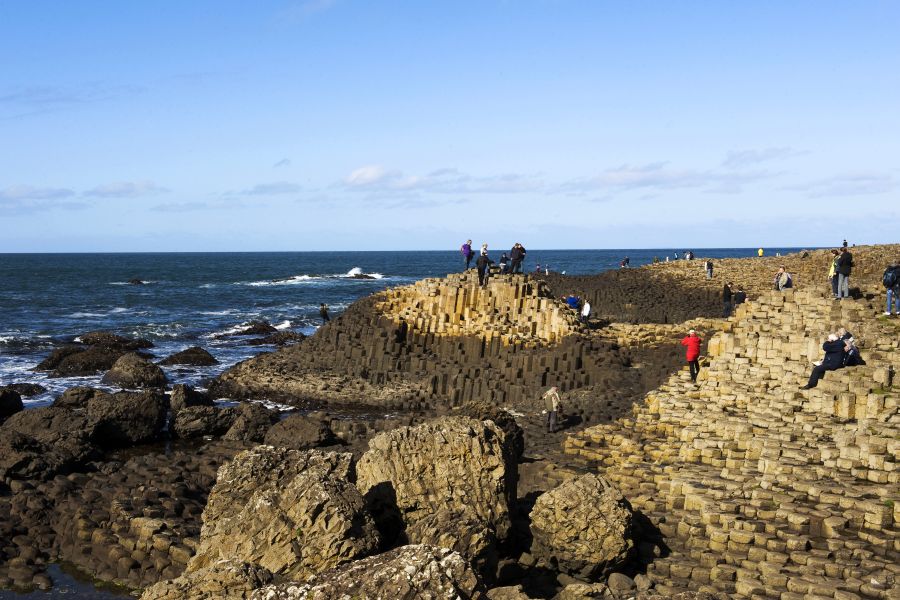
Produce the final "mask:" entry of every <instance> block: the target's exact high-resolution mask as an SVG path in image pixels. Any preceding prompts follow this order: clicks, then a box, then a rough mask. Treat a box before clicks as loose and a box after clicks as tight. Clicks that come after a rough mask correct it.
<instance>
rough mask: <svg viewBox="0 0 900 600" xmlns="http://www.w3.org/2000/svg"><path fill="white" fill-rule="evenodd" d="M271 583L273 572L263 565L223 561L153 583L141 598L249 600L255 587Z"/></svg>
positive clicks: (144, 599) (162, 599)
mask: <svg viewBox="0 0 900 600" xmlns="http://www.w3.org/2000/svg"><path fill="white" fill-rule="evenodd" d="M271 582H272V574H271V573H270V572H269V571H267V570H266V569H263V568H262V567H258V566H256V565H251V564H247V563H243V562H240V561H237V560H221V561H218V562H216V563H214V564H212V565H210V566H208V567H205V568H203V569H198V570H197V571H193V572H191V573H185V574H184V575H182V576H181V577H178V578H177V579H172V580H169V581H161V582H159V583H157V584H155V585H152V586H150V587H149V588H147V589H146V590H144V593H143V594H141V600H246V599H247V598H250V595H251V593H252V592H253V590H255V589H258V588H261V587H263V586H265V585H266V584H269V583H271Z"/></svg>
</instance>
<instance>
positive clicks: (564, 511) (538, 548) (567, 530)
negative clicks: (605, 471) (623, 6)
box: [531, 473, 634, 580]
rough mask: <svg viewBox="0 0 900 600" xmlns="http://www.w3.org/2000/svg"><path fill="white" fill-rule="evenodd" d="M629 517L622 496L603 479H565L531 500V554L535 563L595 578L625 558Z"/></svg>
mask: <svg viewBox="0 0 900 600" xmlns="http://www.w3.org/2000/svg"><path fill="white" fill-rule="evenodd" d="M632 517H633V513H632V510H631V506H630V505H629V504H628V501H627V500H625V498H624V497H623V496H622V494H621V492H619V490H618V489H616V488H615V487H614V486H613V485H612V484H611V483H609V482H608V481H607V480H605V479H604V478H602V477H599V476H597V475H595V474H593V473H589V474H587V475H582V476H581V477H578V478H575V479H570V480H568V481H565V482H563V483H562V484H561V485H559V486H558V487H556V488H554V489H552V490H550V491H549V492H545V493H544V494H541V495H540V496H538V498H537V500H536V501H535V504H534V508H533V509H532V511H531V535H532V545H531V554H532V555H533V556H534V557H535V559H536V560H537V564H538V565H539V566H543V567H547V568H550V569H553V570H558V571H560V572H563V573H567V574H569V575H571V576H573V577H576V578H578V579H582V580H595V579H597V578H599V577H602V576H605V575H607V574H609V573H610V571H612V569H614V568H615V567H616V566H618V565H620V564H621V563H622V562H624V561H625V560H626V559H627V558H628V555H629V552H630V551H631V548H632V547H633V545H634V542H633V541H632Z"/></svg>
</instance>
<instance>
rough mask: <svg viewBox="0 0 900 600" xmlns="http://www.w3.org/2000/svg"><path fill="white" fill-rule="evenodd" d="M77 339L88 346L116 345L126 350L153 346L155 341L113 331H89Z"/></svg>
mask: <svg viewBox="0 0 900 600" xmlns="http://www.w3.org/2000/svg"><path fill="white" fill-rule="evenodd" d="M76 339H77V341H79V342H81V343H82V344H84V345H86V346H108V347H113V346H114V347H117V348H121V349H122V350H126V351H127V350H132V351H133V350H141V349H144V348H152V347H153V342H151V341H149V340H142V339H135V338H127V337H124V336H121V335H116V334H115V333H112V332H111V331H89V332H88V333H83V334H81V335H79V336H78V338H76Z"/></svg>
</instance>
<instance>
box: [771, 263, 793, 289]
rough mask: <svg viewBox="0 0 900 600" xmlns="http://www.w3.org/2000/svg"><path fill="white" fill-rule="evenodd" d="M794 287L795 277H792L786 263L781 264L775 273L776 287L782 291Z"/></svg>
mask: <svg viewBox="0 0 900 600" xmlns="http://www.w3.org/2000/svg"><path fill="white" fill-rule="evenodd" d="M792 287H794V279H793V278H792V277H791V274H790V273H788V272H787V270H786V269H785V267H784V265H781V267H779V269H778V272H777V273H775V289H776V290H778V291H779V292H781V291H784V290H786V289H787V288H792Z"/></svg>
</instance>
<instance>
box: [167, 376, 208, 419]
mask: <svg viewBox="0 0 900 600" xmlns="http://www.w3.org/2000/svg"><path fill="white" fill-rule="evenodd" d="M213 405H215V402H213V401H212V399H211V398H210V397H209V395H208V394H204V393H203V392H198V391H197V390H195V389H194V388H192V387H191V386H189V385H185V384H183V383H179V384H176V385H173V386H172V393H171V395H170V396H169V410H171V411H172V414H173V415H177V414H178V411H180V410H181V409H182V408H187V407H189V406H213Z"/></svg>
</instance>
